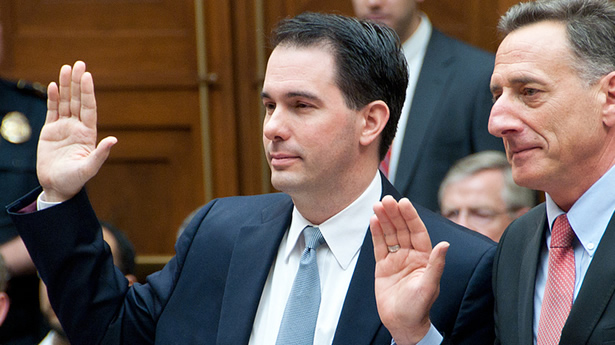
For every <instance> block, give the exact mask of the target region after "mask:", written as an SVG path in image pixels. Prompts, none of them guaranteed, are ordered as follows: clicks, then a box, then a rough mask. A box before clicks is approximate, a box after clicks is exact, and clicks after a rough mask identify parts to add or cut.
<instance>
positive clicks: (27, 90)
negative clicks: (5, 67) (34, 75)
mask: <svg viewBox="0 0 615 345" xmlns="http://www.w3.org/2000/svg"><path fill="white" fill-rule="evenodd" d="M0 90H2V92H13V93H16V94H19V95H22V96H24V97H32V98H34V99H39V100H46V99H47V89H46V88H45V86H44V85H43V84H41V83H36V82H34V83H33V82H29V81H27V80H24V79H19V80H17V81H12V80H7V79H0Z"/></svg>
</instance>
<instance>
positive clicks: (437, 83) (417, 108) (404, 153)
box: [395, 29, 454, 191]
mask: <svg viewBox="0 0 615 345" xmlns="http://www.w3.org/2000/svg"><path fill="white" fill-rule="evenodd" d="M442 38H443V37H442V34H441V33H440V32H438V31H437V30H435V29H434V30H433V32H432V34H431V38H430V40H429V44H428V46H427V50H426V51H425V58H424V60H423V66H421V72H420V75H419V79H418V81H417V87H416V90H415V91H414V96H413V98H412V106H411V108H410V114H409V115H408V122H407V124H406V130H405V132H404V133H403V134H404V135H403V143H402V148H401V154H400V157H404V159H400V160H399V164H398V166H397V172H396V175H395V186H396V187H397V189H398V190H400V191H405V190H406V189H407V188H408V185H409V184H410V180H411V179H412V176H413V174H414V171H415V169H416V166H417V162H418V156H419V153H420V152H421V147H422V143H423V142H424V137H425V135H427V129H428V128H429V124H430V123H431V122H432V121H433V120H434V115H433V114H434V111H435V110H436V108H437V106H438V102H439V100H440V98H441V97H442V93H443V92H444V90H445V88H446V86H447V83H446V81H447V80H448V78H449V75H450V73H451V71H452V68H451V65H452V61H453V60H454V57H453V54H451V53H449V52H448V51H449V49H450V47H449V45H447V44H443V42H442Z"/></svg>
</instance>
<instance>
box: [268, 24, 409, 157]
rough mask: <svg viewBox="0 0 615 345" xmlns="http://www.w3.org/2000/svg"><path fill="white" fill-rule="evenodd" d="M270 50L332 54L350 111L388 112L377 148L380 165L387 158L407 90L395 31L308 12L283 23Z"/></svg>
mask: <svg viewBox="0 0 615 345" xmlns="http://www.w3.org/2000/svg"><path fill="white" fill-rule="evenodd" d="M271 45H272V47H273V48H275V47H277V46H278V45H283V46H291V47H293V46H295V47H310V46H315V45H322V46H324V47H327V48H330V49H331V52H332V53H333V56H334V59H335V63H336V67H337V74H336V84H337V86H338V87H339V89H340V90H341V92H342V94H343V96H344V100H345V102H346V106H348V107H349V108H351V109H354V110H359V109H361V108H363V107H364V106H365V105H367V104H368V103H370V102H373V101H376V100H382V101H384V102H385V103H386V104H387V106H388V107H389V112H390V115H389V121H388V123H387V124H386V126H385V128H384V130H383V131H382V135H381V136H382V139H381V141H380V148H379V153H380V159H382V158H384V156H385V154H386V152H387V150H388V149H389V146H390V145H391V142H392V141H393V137H395V131H396V130H397V122H398V121H399V116H400V114H401V109H402V107H403V105H404V99H405V97H406V87H407V86H408V67H407V64H406V58H405V56H404V54H403V52H402V50H401V44H400V42H399V37H397V34H396V33H395V31H393V30H392V29H390V28H388V27H386V26H385V25H380V24H377V23H374V22H370V21H363V20H359V19H356V18H351V17H345V16H341V15H335V14H322V13H311V12H306V13H302V14H300V15H298V16H296V17H294V18H287V19H284V20H282V21H280V22H279V23H278V26H277V27H276V28H275V29H274V31H273V34H272V37H271Z"/></svg>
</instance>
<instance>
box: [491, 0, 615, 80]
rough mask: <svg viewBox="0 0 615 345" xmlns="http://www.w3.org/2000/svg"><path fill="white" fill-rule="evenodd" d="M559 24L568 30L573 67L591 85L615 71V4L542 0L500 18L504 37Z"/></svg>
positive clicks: (600, 0) (517, 7)
mask: <svg viewBox="0 0 615 345" xmlns="http://www.w3.org/2000/svg"><path fill="white" fill-rule="evenodd" d="M543 21H557V22H561V23H562V24H564V25H565V26H566V31H567V33H568V42H569V43H570V48H571V51H572V53H573V54H572V55H573V56H572V62H571V66H572V68H574V69H575V70H577V71H578V73H579V76H580V77H581V79H583V80H584V81H585V82H587V84H588V85H592V84H594V83H596V82H597V81H598V80H599V79H600V78H601V77H603V76H605V75H607V74H609V73H610V72H612V71H615V4H614V3H613V2H611V1H610V0H538V1H532V2H523V3H519V4H517V5H515V6H513V7H511V8H510V9H509V10H508V11H507V12H506V14H504V15H503V16H502V17H501V18H500V22H499V24H498V30H499V31H500V33H501V34H503V35H504V36H506V35H508V34H509V33H511V32H513V31H514V30H517V29H519V28H521V27H523V26H526V25H530V24H534V23H538V22H543Z"/></svg>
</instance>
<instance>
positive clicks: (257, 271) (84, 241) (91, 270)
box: [9, 178, 495, 345]
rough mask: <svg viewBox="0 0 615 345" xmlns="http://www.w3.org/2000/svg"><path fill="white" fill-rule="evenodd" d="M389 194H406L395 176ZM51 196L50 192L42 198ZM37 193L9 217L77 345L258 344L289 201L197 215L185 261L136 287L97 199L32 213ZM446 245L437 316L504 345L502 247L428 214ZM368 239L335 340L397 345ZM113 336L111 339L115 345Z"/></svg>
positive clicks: (180, 257)
mask: <svg viewBox="0 0 615 345" xmlns="http://www.w3.org/2000/svg"><path fill="white" fill-rule="evenodd" d="M383 189H384V193H385V194H393V195H395V196H397V197H399V195H398V193H397V192H396V191H395V190H394V189H393V187H392V186H391V185H390V183H388V181H386V179H384V178H383ZM39 192H40V191H39ZM36 194H37V192H34V193H31V194H30V195H29V196H26V197H25V198H24V199H22V200H20V201H18V202H16V203H15V204H13V205H12V206H10V209H9V211H10V212H11V213H12V214H11V215H12V217H13V219H14V221H15V222H16V224H17V227H18V229H19V231H20V233H21V235H22V238H23V239H24V241H25V243H26V245H27V247H28V248H29V250H30V252H31V253H32V257H33V260H34V262H35V263H36V265H37V267H38V268H39V273H40V275H41V277H42V279H43V280H44V281H45V282H46V283H47V286H48V288H49V295H50V300H51V303H52V305H53V306H54V309H55V310H56V311H57V314H58V316H59V318H60V320H61V322H62V324H63V326H64V328H65V330H66V333H67V334H68V335H69V338H70V340H71V344H75V345H79V344H96V343H98V341H99V340H101V339H102V340H103V343H104V344H120V343H122V344H130V345H134V344H151V343H156V344H165V345H167V344H182V345H187V344H229V345H230V344H233V345H237V344H247V343H248V340H249V337H250V332H251V329H252V324H253V322H254V317H255V314H256V310H257V308H258V304H259V300H260V297H261V293H262V290H263V287H264V285H265V281H266V279H267V276H268V274H269V271H270V268H271V265H272V263H273V261H274V260H275V256H276V253H277V251H278V247H279V244H280V241H281V239H282V237H283V235H284V233H285V232H286V231H287V229H288V227H289V225H290V221H291V214H292V208H293V204H292V200H291V198H290V197H289V196H288V195H286V194H269V195H260V196H249V197H231V198H224V199H219V200H214V201H212V202H210V203H209V204H207V205H206V206H204V207H203V208H202V209H201V210H200V211H199V212H198V213H197V214H196V216H195V217H194V219H193V220H192V222H191V223H190V225H189V226H188V227H187V228H186V230H185V231H184V234H183V235H182V236H181V237H180V239H179V240H178V242H177V244H176V252H177V254H176V256H175V257H174V258H173V259H171V261H170V262H169V263H168V264H167V265H166V266H165V267H164V268H163V269H162V270H161V271H160V272H157V273H155V274H153V275H151V276H149V277H148V278H147V284H144V285H140V284H136V285H134V286H133V287H132V288H128V286H127V284H126V281H125V280H124V278H123V276H122V274H121V273H120V272H119V270H115V269H114V266H113V263H112V259H111V256H110V254H109V251H108V249H107V247H106V246H105V245H104V242H103V241H102V236H101V233H100V230H97V229H98V221H97V219H96V216H95V214H94V212H93V210H92V209H91V207H90V206H89V202H88V200H87V197H86V195H85V192H81V193H79V194H78V195H77V196H76V197H75V198H73V199H71V200H69V201H67V202H65V203H63V204H61V205H58V206H55V207H52V208H49V209H46V210H43V211H39V212H35V213H27V214H17V213H15V212H16V211H18V210H20V209H22V208H23V207H25V206H26V205H29V204H31V203H32V202H33V201H34V200H35V198H36ZM419 214H420V215H421V216H422V217H423V221H424V222H425V224H426V225H427V227H428V228H429V229H430V234H431V236H432V240H433V241H434V242H439V241H442V240H447V241H449V242H450V243H451V247H450V249H449V252H448V257H447V266H446V269H445V272H444V276H443V278H442V283H441V286H442V289H441V293H440V297H439V298H438V300H437V301H436V303H435V304H434V307H433V310H432V319H433V322H434V324H435V325H436V327H437V328H438V329H439V330H440V331H442V332H444V333H445V335H446V338H447V339H448V340H450V341H451V342H452V343H456V344H473V345H475V344H491V343H492V342H493V337H494V335H493V317H492V314H493V313H492V311H493V295H492V293H491V285H490V280H491V268H492V264H493V255H494V254H495V245H494V243H493V242H491V241H490V240H488V239H486V237H483V236H481V235H479V234H477V233H475V232H473V231H469V230H466V229H463V228H461V227H457V226H455V225H453V223H451V222H449V221H448V220H446V219H444V218H442V217H440V216H438V215H436V214H434V213H432V212H430V211H428V210H425V209H423V208H420V207H419ZM374 265H375V262H374V254H373V247H372V241H371V235H370V233H369V232H368V233H367V235H366V237H365V241H364V243H363V246H362V248H361V253H360V255H359V259H358V262H357V266H356V268H355V272H354V275H353V277H352V280H351V283H350V286H349V289H348V293H347V296H346V300H345V302H344V306H343V309H342V313H341V316H340V320H339V323H338V326H337V330H336V333H335V338H334V341H333V343H334V344H338V345H349V344H352V345H361V344H365V345H367V344H378V345H389V344H390V342H391V336H390V334H389V332H388V331H387V329H386V328H385V327H384V326H383V325H382V323H381V321H380V319H379V316H378V312H377V309H376V302H375V298H374ZM103 338H104V339H103Z"/></svg>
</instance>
